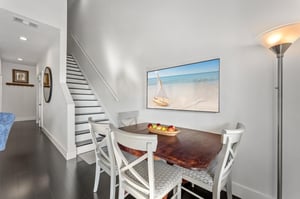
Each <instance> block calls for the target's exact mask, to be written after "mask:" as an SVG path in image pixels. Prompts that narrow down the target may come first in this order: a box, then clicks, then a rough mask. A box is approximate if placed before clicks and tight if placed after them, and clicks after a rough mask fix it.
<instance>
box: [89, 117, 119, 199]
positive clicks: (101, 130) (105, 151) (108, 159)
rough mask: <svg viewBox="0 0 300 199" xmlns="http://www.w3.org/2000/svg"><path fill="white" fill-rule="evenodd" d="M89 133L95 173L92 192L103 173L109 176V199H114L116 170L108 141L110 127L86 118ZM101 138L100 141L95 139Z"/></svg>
mask: <svg viewBox="0 0 300 199" xmlns="http://www.w3.org/2000/svg"><path fill="white" fill-rule="evenodd" d="M88 122H89V125H90V133H91V135H92V140H93V144H94V145H95V155H96V171H95V182H94V192H97V190H98V185H99V181H100V175H101V173H103V172H105V173H107V174H108V175H109V176H110V199H115V191H116V186H117V185H116V177H117V175H118V170H117V166H116V162H115V156H114V152H113V149H112V146H111V140H110V132H111V130H110V127H109V124H106V123H96V122H94V121H93V120H92V118H91V117H89V118H88ZM99 136H102V140H101V141H97V137H99Z"/></svg>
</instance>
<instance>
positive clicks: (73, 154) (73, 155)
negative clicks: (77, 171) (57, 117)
mask: <svg viewBox="0 0 300 199" xmlns="http://www.w3.org/2000/svg"><path fill="white" fill-rule="evenodd" d="M42 131H43V133H44V134H45V135H46V136H47V137H48V138H49V140H50V141H51V142H52V143H53V144H54V146H55V147H56V148H57V150H58V151H59V152H60V153H61V154H62V155H63V156H64V158H65V159H66V160H70V159H73V158H76V151H67V150H66V149H65V148H64V147H63V146H62V145H61V144H60V143H59V142H58V141H57V140H56V138H55V137H54V136H52V134H51V133H50V132H49V131H48V130H47V129H46V128H42Z"/></svg>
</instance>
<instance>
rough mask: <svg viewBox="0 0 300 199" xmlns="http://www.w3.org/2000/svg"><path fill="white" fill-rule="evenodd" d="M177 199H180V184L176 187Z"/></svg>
mask: <svg viewBox="0 0 300 199" xmlns="http://www.w3.org/2000/svg"><path fill="white" fill-rule="evenodd" d="M177 198H178V199H181V182H180V183H179V184H178V185H177Z"/></svg>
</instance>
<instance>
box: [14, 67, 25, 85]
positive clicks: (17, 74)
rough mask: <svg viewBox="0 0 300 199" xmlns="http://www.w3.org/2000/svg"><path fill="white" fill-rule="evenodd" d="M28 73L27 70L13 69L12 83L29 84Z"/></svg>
mask: <svg viewBox="0 0 300 199" xmlns="http://www.w3.org/2000/svg"><path fill="white" fill-rule="evenodd" d="M28 74H29V72H28V71H27V70H18V69H13V74H12V75H13V82H15V83H27V84H28V82H29V77H28Z"/></svg>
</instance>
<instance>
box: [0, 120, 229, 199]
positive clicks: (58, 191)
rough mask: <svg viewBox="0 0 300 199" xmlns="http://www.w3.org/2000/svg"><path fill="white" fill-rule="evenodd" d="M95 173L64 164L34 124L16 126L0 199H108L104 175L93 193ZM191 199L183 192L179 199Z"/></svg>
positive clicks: (2, 155)
mask: <svg viewBox="0 0 300 199" xmlns="http://www.w3.org/2000/svg"><path fill="white" fill-rule="evenodd" d="M94 169H95V164H93V165H88V164H87V163H86V162H85V161H83V160H81V159H80V158H77V159H73V160H69V161H66V160H65V159H64V157H63V156H62V155H61V154H60V153H59V152H58V151H57V149H56V148H55V147H54V145H52V143H51V142H50V141H49V140H48V138H47V137H46V136H45V135H44V134H43V133H42V132H41V131H40V129H39V127H38V126H37V125H36V124H35V121H24V122H15V123H14V125H13V127H12V129H11V132H10V135H9V138H8V143H7V146H6V150H5V151H2V152H0V199H100V198H101V199H109V176H108V175H106V174H103V175H101V183H100V187H99V190H98V192H97V193H93V183H94V173H95V171H94ZM186 186H189V185H186ZM197 191H199V192H200V193H202V194H203V196H204V197H205V198H207V199H208V198H211V194H209V193H207V192H203V191H201V190H200V189H197ZM224 196H225V195H224V193H223V196H222V198H224V199H225V198H226V196H225V197H224ZM127 198H128V199H129V198H130V199H131V198H132V197H131V196H128V197H127ZM192 198H194V197H192V196H191V195H189V194H188V193H185V192H183V194H182V199H192Z"/></svg>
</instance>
